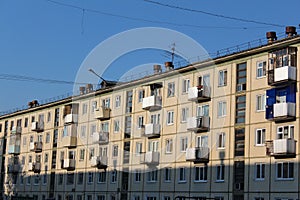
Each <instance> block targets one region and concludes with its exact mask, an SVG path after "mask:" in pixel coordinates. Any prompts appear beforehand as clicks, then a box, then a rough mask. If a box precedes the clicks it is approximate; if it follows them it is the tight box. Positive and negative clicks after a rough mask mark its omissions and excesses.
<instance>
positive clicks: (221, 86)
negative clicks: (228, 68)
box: [218, 84, 227, 88]
mask: <svg viewBox="0 0 300 200" xmlns="http://www.w3.org/2000/svg"><path fill="white" fill-rule="evenodd" d="M226 86H227V84H224V85H218V87H219V88H221V87H226Z"/></svg>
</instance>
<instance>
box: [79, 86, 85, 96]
mask: <svg viewBox="0 0 300 200" xmlns="http://www.w3.org/2000/svg"><path fill="white" fill-rule="evenodd" d="M79 91H80V95H83V94H84V93H85V87H79Z"/></svg>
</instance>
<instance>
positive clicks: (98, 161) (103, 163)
mask: <svg viewBox="0 0 300 200" xmlns="http://www.w3.org/2000/svg"><path fill="white" fill-rule="evenodd" d="M107 161H108V159H107V156H93V157H92V158H91V161H90V164H91V166H92V167H98V168H106V167H107Z"/></svg>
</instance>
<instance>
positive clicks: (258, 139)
mask: <svg viewBox="0 0 300 200" xmlns="http://www.w3.org/2000/svg"><path fill="white" fill-rule="evenodd" d="M265 134H266V129H264V128H263V129H256V133H255V145H256V146H264V145H265Z"/></svg>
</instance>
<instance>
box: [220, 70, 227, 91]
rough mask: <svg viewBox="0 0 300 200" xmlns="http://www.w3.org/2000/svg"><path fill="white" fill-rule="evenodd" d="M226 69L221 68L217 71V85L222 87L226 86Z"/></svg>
mask: <svg viewBox="0 0 300 200" xmlns="http://www.w3.org/2000/svg"><path fill="white" fill-rule="evenodd" d="M227 75H228V74H227V69H222V70H220V71H219V73H218V86H219V87H222V86H226V85H227V79H228V77H227Z"/></svg>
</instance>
